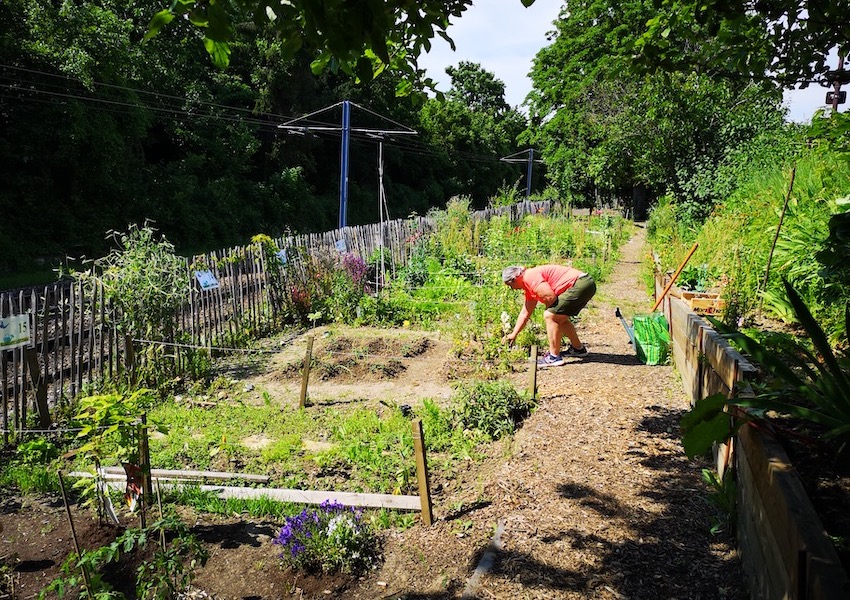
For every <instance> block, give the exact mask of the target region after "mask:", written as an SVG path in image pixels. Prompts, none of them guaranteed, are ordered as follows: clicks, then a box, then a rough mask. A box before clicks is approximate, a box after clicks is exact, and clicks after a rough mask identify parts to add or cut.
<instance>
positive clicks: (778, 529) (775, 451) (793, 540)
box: [656, 278, 850, 600]
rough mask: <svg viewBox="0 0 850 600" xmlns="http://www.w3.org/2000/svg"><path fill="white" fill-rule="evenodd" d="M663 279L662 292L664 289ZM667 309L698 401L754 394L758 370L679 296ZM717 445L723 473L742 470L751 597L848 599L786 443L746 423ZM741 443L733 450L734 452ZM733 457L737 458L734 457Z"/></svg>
mask: <svg viewBox="0 0 850 600" xmlns="http://www.w3.org/2000/svg"><path fill="white" fill-rule="evenodd" d="M662 283H664V281H663V279H661V278H657V279H656V293H658V292H659V291H660V290H661V289H663V285H662ZM662 310H663V312H664V314H665V316H666V317H667V320H668V323H669V325H670V330H671V337H672V340H673V350H672V355H673V360H674V363H675V365H676V368H677V370H678V371H679V373H680V374H681V376H682V384H683V385H684V388H685V392H686V393H687V394H688V395H689V397H690V399H691V402H692V403H693V402H697V401H699V400H701V399H702V398H706V397H708V396H710V395H712V394H715V393H718V392H720V393H723V394H725V395H726V396H727V397H729V396H731V395H732V394H735V393H747V388H748V385H747V382H748V380H752V378H754V377H755V376H756V373H757V370H756V369H755V367H754V366H753V365H752V364H750V363H749V362H748V361H747V360H746V359H745V358H744V357H743V356H741V354H740V353H739V352H737V351H736V350H735V349H734V348H731V347H730V346H729V344H728V343H727V342H726V341H725V340H724V339H723V338H722V337H721V336H720V335H719V334H718V333H717V332H716V331H714V329H713V328H712V327H711V325H710V324H709V323H708V321H706V320H705V319H703V318H702V317H700V316H699V315H696V314H694V313H693V312H692V311H691V310H690V309H689V308H688V306H687V305H686V304H685V303H684V302H683V301H682V300H680V299H679V298H675V297H672V296H671V297H667V298H665V300H664V301H663V303H662ZM731 444H732V446H731V447H727V446H726V445H725V444H722V445H719V446H718V447H717V448H716V451H715V460H716V464H717V470H718V473H720V474H721V476H722V473H723V471H724V469H725V468H726V467H727V465H729V464H734V465H735V468H736V481H737V489H738V502H737V511H738V514H737V522H738V532H737V534H738V544H739V547H740V552H741V558H742V560H743V564H744V570H745V572H746V573H747V577H748V582H747V583H748V586H749V589H750V597H751V598H754V599H756V598H757V599H759V600H847V599H848V598H850V579H849V578H848V576H847V573H846V571H845V570H844V568H843V567H842V565H841V561H840V559H839V558H838V555H837V554H836V552H835V548H834V546H833V545H832V542H831V540H830V539H829V536H827V534H826V532H825V531H824V527H823V524H822V523H821V521H820V519H819V517H818V515H817V513H816V512H815V510H814V508H813V507H812V504H811V501H810V500H809V498H808V496H807V495H806V493H805V491H804V490H803V485H802V482H801V481H800V478H799V476H798V475H797V473H796V471H795V470H794V467H793V466H792V465H791V463H790V461H789V459H788V456H787V454H786V453H785V451H784V449H783V448H782V446H781V445H780V444H779V443H778V442H777V441H776V440H775V439H773V438H772V437H770V436H768V435H765V434H762V433H761V432H760V431H758V430H756V429H755V428H753V427H748V426H745V427H742V428H741V430H740V431H739V433H738V435H736V436H735V438H734V439H733V440H732V441H731ZM733 449H734V451H733ZM730 461H734V462H733V463H731V462H730Z"/></svg>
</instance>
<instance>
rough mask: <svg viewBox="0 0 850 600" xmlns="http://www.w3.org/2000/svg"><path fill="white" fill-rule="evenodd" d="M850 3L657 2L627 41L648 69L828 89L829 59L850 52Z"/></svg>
mask: <svg viewBox="0 0 850 600" xmlns="http://www.w3.org/2000/svg"><path fill="white" fill-rule="evenodd" d="M847 11H848V5H847V1H846V0H745V1H736V2H730V0H656V1H655V3H654V14H653V15H652V16H651V18H649V19H648V20H647V22H646V26H645V27H643V28H641V34H640V35H639V36H638V37H637V38H635V39H633V40H628V41H627V45H628V47H629V48H631V49H633V50H634V52H635V55H636V58H637V59H638V61H639V63H640V64H641V65H643V66H644V67H650V68H663V69H667V70H678V71H694V70H696V71H699V72H702V73H709V74H715V75H723V76H725V77H729V78H738V79H741V78H743V79H744V80H772V81H776V82H778V83H780V84H781V85H783V86H785V87H793V86H794V85H797V84H799V85H800V86H801V87H805V86H807V85H808V84H809V83H813V82H828V81H829V80H830V76H829V75H827V71H829V66H828V65H827V62H826V61H827V57H828V55H829V53H830V52H831V51H833V50H835V49H837V50H838V52H839V55H841V56H847V55H848V53H850V28H848V27H847V14H848V13H847Z"/></svg>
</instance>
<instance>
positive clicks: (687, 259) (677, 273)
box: [649, 243, 699, 312]
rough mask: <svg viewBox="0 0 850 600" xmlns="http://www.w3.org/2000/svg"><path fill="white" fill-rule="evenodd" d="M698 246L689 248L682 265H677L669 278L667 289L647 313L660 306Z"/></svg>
mask: <svg viewBox="0 0 850 600" xmlns="http://www.w3.org/2000/svg"><path fill="white" fill-rule="evenodd" d="M698 246H699V244H696V243H695V244H694V245H693V246H691V249H690V251H689V252H688V255H687V256H686V257H685V260H683V261H682V264H680V265H679V268H678V269H677V270H676V273H675V274H674V275H673V277H671V278H670V281H668V282H667V287H665V288H664V291H663V292H661V295H660V296H658V300H656V301H655V305H654V306H653V307H652V310H651V311H649V312H655V309H656V308H658V305H659V304H661V301H662V300H664V296H666V295H667V292H669V291H670V288H671V287H673V284H674V283H675V282H676V278H677V277H678V276H679V274H680V273H681V272H682V269H684V268H685V265H686V264H688V261H689V260H691V256H693V255H694V252H696V251H697V247H698Z"/></svg>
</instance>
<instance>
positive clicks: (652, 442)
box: [360, 229, 747, 600]
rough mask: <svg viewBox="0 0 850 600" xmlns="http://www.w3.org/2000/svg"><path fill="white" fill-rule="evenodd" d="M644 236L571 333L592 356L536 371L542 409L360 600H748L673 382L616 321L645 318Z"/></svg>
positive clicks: (407, 538) (394, 545) (407, 542)
mask: <svg viewBox="0 0 850 600" xmlns="http://www.w3.org/2000/svg"><path fill="white" fill-rule="evenodd" d="M644 234H645V232H644V230H643V229H639V230H638V233H637V235H636V236H635V237H634V238H633V239H632V240H631V241H630V242H629V243H628V244H626V245H625V246H624V247H623V248H622V250H621V259H620V261H619V263H618V265H617V267H616V270H615V271H614V273H613V274H612V276H611V277H610V278H609V280H608V281H607V282H606V283H604V284H602V285H601V286H600V289H599V292H598V293H597V295H596V297H595V298H594V300H593V301H591V305H590V308H589V310H587V311H586V313H584V314H583V316H582V320H581V322H580V324H579V325H578V330H579V334H580V336H581V337H582V340H583V341H584V342H585V343H586V344H587V346H588V348H589V349H590V350H591V353H592V354H591V355H590V356H589V357H586V358H583V359H579V358H573V359H569V360H568V363H567V364H566V365H564V366H563V367H557V368H551V369H546V370H542V371H540V373H539V376H538V396H539V398H540V405H539V408H538V409H537V411H536V412H535V413H534V414H533V415H532V416H531V418H529V419H528V420H527V421H526V422H525V424H524V426H523V427H522V429H521V430H520V432H519V433H518V434H517V435H516V436H515V438H514V440H513V441H512V443H511V445H510V447H505V449H504V454H505V456H503V457H500V458H499V460H493V461H490V462H491V464H492V466H491V467H489V468H488V467H487V466H485V467H484V468H483V469H482V470H479V471H476V472H474V473H467V474H460V475H459V477H462V478H465V481H466V483H465V484H464V485H463V486H461V487H462V488H463V489H462V490H459V491H457V492H454V493H453V495H452V496H451V497H443V498H439V497H438V502H439V506H441V507H442V510H443V511H444V512H445V513H446V514H439V513H438V514H437V518H438V521H437V523H436V524H435V525H434V526H433V527H431V528H423V527H415V528H413V529H411V530H408V531H406V532H404V534H401V535H399V536H398V538H397V539H394V540H390V546H389V548H388V550H390V552H388V560H387V564H386V565H385V566H384V568H383V569H382V571H381V573H380V574H379V578H378V580H379V581H380V584H381V585H382V588H383V590H384V593H383V594H378V593H377V592H378V590H375V589H374V588H373V587H372V586H371V585H368V584H365V585H364V586H363V587H364V588H372V589H371V590H369V589H361V590H360V592H361V594H362V595H361V596H360V597H381V598H394V599H402V598H408V599H413V598H429V599H430V598H457V597H462V598H481V599H485V598H498V599H508V598H541V599H554V598H569V599H575V598H632V599H637V598H644V599H648V600H658V599H667V600H670V599H674V598H678V599H685V598H692V599H699V598H705V599H707V598H712V599H717V598H741V599H743V598H746V597H747V594H746V592H745V590H744V582H743V575H742V570H741V566H740V561H739V560H738V557H737V553H736V551H735V549H734V546H733V543H734V541H733V540H732V539H731V538H730V537H729V536H728V535H727V534H723V533H721V534H717V535H715V534H712V533H710V529H711V527H712V525H713V524H714V523H715V522H716V519H717V517H718V513H717V512H716V510H715V509H714V508H713V507H712V506H711V505H710V503H709V501H708V489H707V486H706V485H705V484H703V482H702V480H701V477H700V469H701V468H702V467H705V466H708V465H706V464H700V463H697V462H691V461H688V460H687V459H686V457H685V455H684V453H683V451H682V448H681V444H680V441H679V420H680V418H681V415H682V413H683V412H684V410H685V409H686V407H687V405H688V403H687V399H686V396H685V394H684V392H683V390H682V384H681V381H680V379H679V377H678V375H677V374H676V372H675V370H674V369H673V367H672V366H646V365H643V364H641V363H640V362H639V361H638V360H637V359H636V358H635V356H634V352H633V349H632V347H631V345H630V344H629V343H628V336H627V335H626V332H625V330H624V329H623V327H622V324H621V323H620V321H619V320H618V319H617V318H616V317H615V312H614V311H615V308H616V307H620V308H621V310H622V312H623V314H624V316H625V317H626V319H627V321H628V322H631V319H632V317H633V315H634V314H635V313H636V312H648V311H649V309H650V308H651V307H652V299H651V298H650V297H649V296H648V294H647V292H646V291H644V290H643V289H641V285H642V284H641V283H640V269H641V262H642V261H641V258H642V255H643V254H644V253H645V252H646V248H645V245H644V239H645V235H644ZM534 318H541V316H540V314H539V311H538V313H535V315H534ZM464 491H465V492H466V494H465V495H464ZM370 579H371V578H370ZM374 581H375V580H372V581H371V583H372V584H374Z"/></svg>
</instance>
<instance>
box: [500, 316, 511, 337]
mask: <svg viewBox="0 0 850 600" xmlns="http://www.w3.org/2000/svg"><path fill="white" fill-rule="evenodd" d="M511 329H513V327H511V316H510V315H509V314H508V313H506V312H505V311H502V331H504V332H505V334H508V333H510V332H511Z"/></svg>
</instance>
